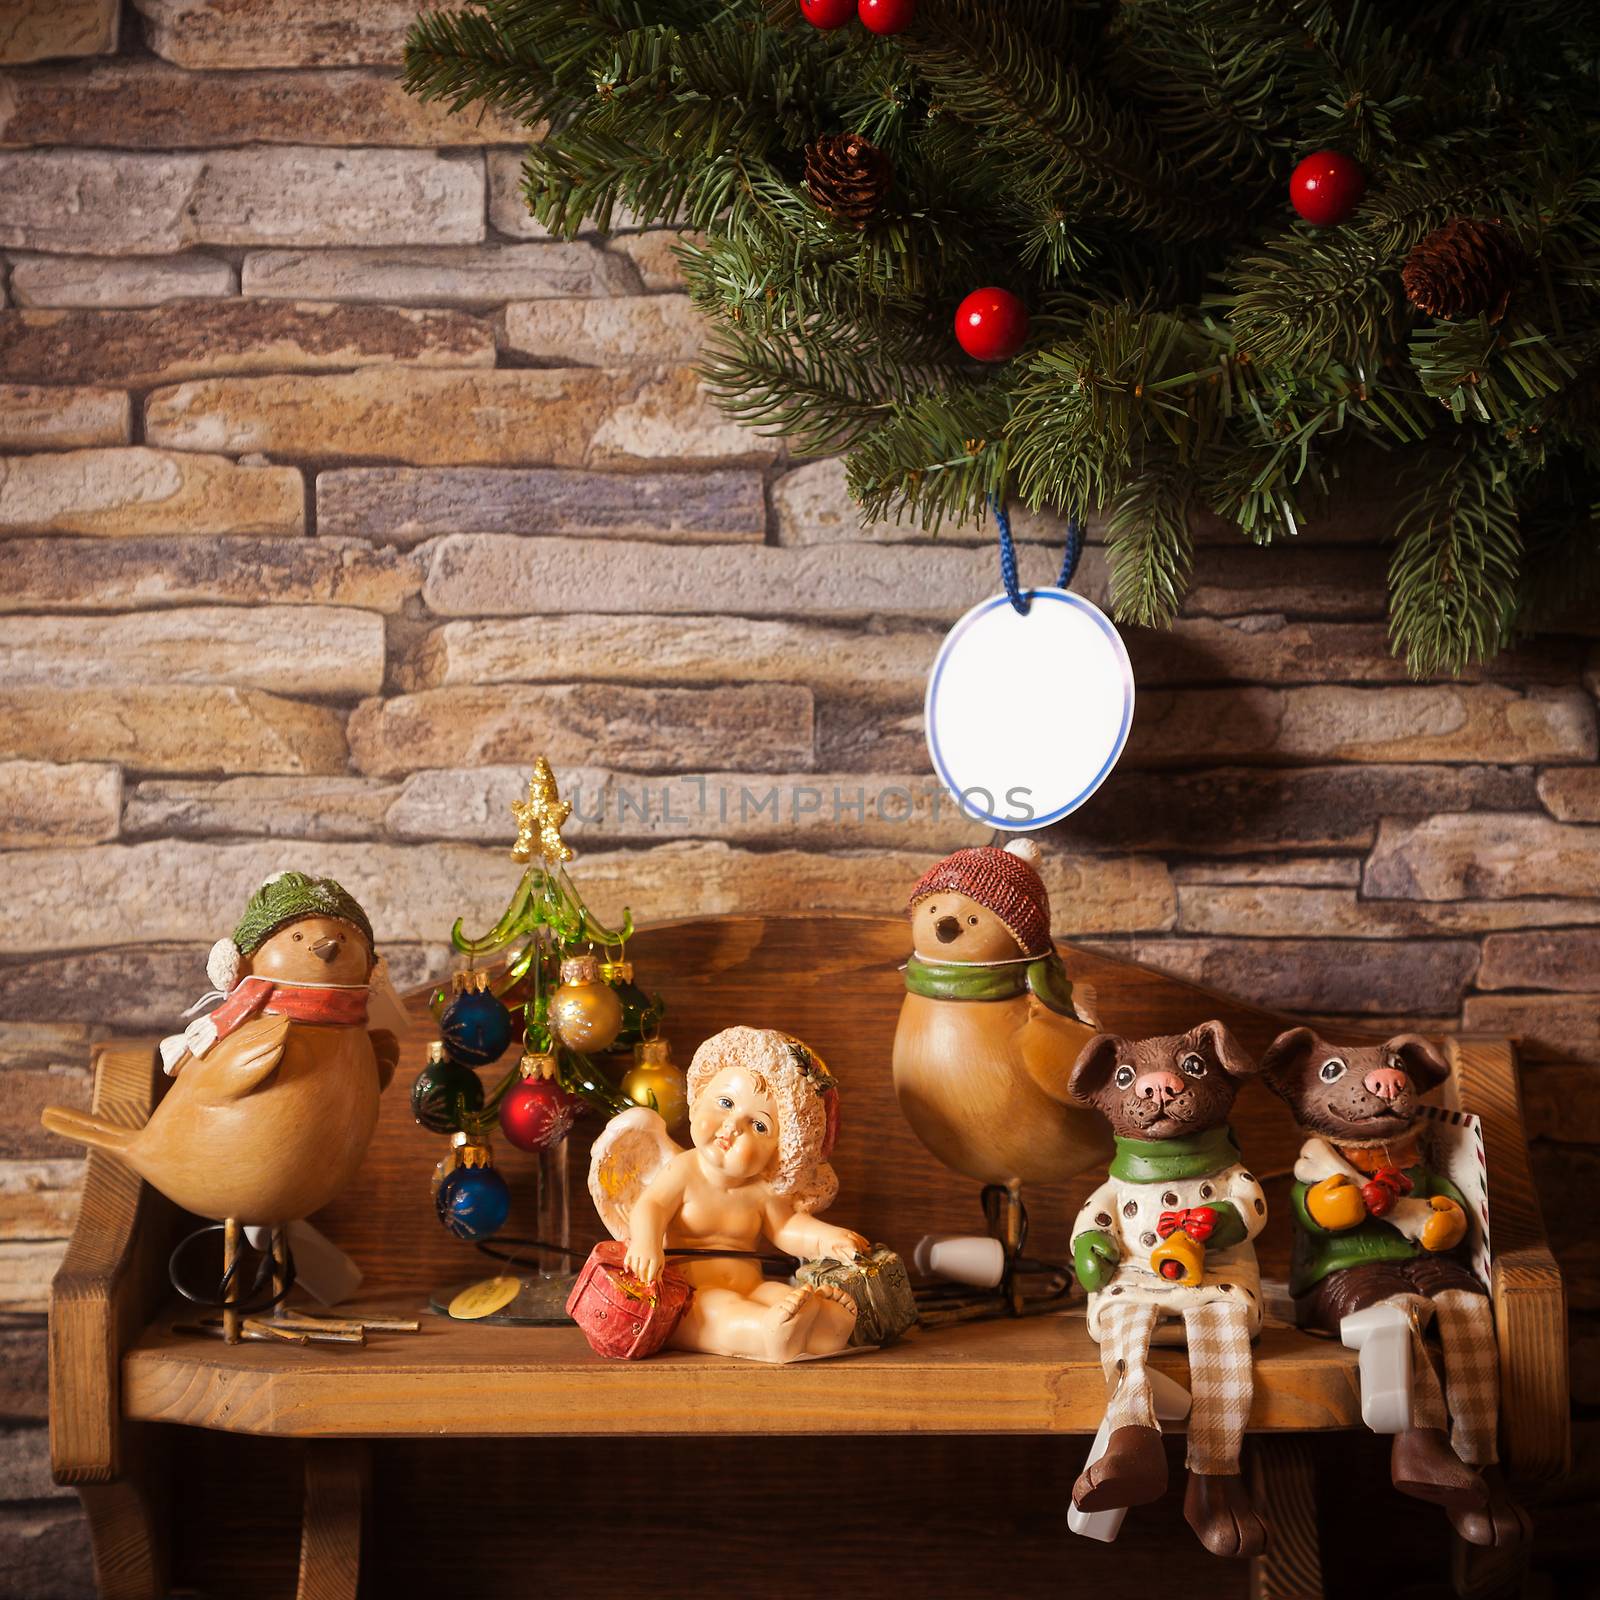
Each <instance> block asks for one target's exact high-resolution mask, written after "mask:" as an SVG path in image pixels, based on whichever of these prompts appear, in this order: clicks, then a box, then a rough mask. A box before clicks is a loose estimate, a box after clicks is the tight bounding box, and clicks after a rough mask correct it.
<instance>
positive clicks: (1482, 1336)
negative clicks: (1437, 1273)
mask: <svg viewBox="0 0 1600 1600" xmlns="http://www.w3.org/2000/svg"><path fill="white" fill-rule="evenodd" d="M1433 1303H1434V1306H1435V1308H1436V1310H1437V1311H1438V1314H1439V1340H1440V1342H1441V1343H1442V1344H1443V1345H1444V1387H1445V1396H1446V1398H1447V1399H1448V1400H1449V1403H1450V1447H1451V1449H1453V1450H1454V1451H1455V1453H1456V1454H1457V1455H1458V1456H1460V1457H1461V1459H1462V1460H1463V1461H1465V1462H1466V1463H1467V1465H1468V1466H1470V1467H1486V1466H1488V1465H1489V1463H1490V1462H1492V1461H1498V1460H1499V1459H1500V1455H1499V1450H1498V1448H1497V1441H1496V1434H1497V1433H1498V1431H1499V1420H1500V1353H1499V1350H1498V1349H1497V1348H1496V1346H1495V1339H1494V1313H1493V1311H1491V1310H1490V1308H1489V1301H1488V1297H1487V1296H1485V1295H1481V1294H1474V1293H1473V1292H1472V1291H1471V1290H1470V1289H1446V1290H1445V1291H1444V1292H1443V1293H1442V1294H1437V1295H1435V1296H1434V1297H1433Z"/></svg>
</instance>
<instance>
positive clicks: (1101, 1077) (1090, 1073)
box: [1067, 1033, 1123, 1106]
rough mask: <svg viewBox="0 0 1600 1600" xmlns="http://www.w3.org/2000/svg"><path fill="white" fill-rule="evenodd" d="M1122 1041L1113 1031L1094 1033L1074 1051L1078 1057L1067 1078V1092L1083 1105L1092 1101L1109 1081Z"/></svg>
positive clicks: (1091, 1103) (1093, 1101)
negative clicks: (1092, 1036) (1078, 1049)
mask: <svg viewBox="0 0 1600 1600" xmlns="http://www.w3.org/2000/svg"><path fill="white" fill-rule="evenodd" d="M1122 1042H1123V1041H1122V1040H1121V1039H1119V1038H1118V1037H1117V1035H1116V1034H1114V1033H1097V1034H1096V1035H1095V1036H1094V1038H1092V1039H1091V1040H1090V1041H1089V1042H1088V1043H1087V1044H1086V1045H1085V1046H1084V1047H1083V1049H1081V1050H1080V1051H1079V1052H1078V1059H1077V1060H1076V1061H1075V1062H1074V1063H1073V1064H1072V1076H1071V1077H1070V1078H1069V1079H1067V1093H1068V1094H1070V1095H1071V1096H1072V1098H1073V1099H1074V1100H1080V1101H1082V1102H1083V1104H1084V1105H1086V1106H1092V1105H1093V1104H1094V1103H1095V1100H1096V1098H1097V1097H1098V1096H1099V1094H1100V1092H1101V1090H1102V1089H1104V1088H1105V1086H1106V1085H1107V1084H1108V1083H1110V1082H1111V1074H1112V1072H1113V1071H1114V1070H1115V1069H1116V1065H1117V1057H1118V1055H1120V1054H1121V1050H1120V1048H1119V1047H1120V1046H1121V1044H1122Z"/></svg>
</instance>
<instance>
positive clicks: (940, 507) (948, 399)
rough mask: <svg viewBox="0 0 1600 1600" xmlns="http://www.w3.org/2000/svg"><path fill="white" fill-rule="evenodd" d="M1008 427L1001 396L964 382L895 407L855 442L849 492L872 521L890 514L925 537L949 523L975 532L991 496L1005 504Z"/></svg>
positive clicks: (988, 387)
mask: <svg viewBox="0 0 1600 1600" xmlns="http://www.w3.org/2000/svg"><path fill="white" fill-rule="evenodd" d="M1005 425H1006V400H1005V396H1004V395H1003V394H1001V393H999V392H997V390H996V389H995V387H994V386H993V385H990V384H984V383H975V382H973V381H971V380H970V379H966V378H960V377H958V378H954V379H952V380H951V381H950V382H948V383H947V384H946V386H945V387H944V388H943V389H941V390H930V391H928V392H925V393H923V394H920V395H918V396H916V397H915V398H914V399H911V400H906V401H902V402H900V403H897V404H895V405H894V406H893V407H892V408H891V410H890V413H889V415H888V416H887V417H886V418H884V420H883V421H881V422H880V423H879V424H878V425H877V426H876V427H874V428H872V429H870V430H869V431H867V432H865V433H863V434H862V435H861V436H860V437H859V439H858V440H857V441H856V444H855V448H854V449H853V450H852V451H851V454H850V458H849V461H848V463H847V479H848V482H849V485H850V493H851V494H852V495H853V496H854V497H855V499H856V500H857V501H858V502H859V503H860V505H861V508H862V515H863V517H864V518H865V519H867V520H869V521H870V520H878V519H882V518H887V517H889V516H890V515H893V516H894V518H895V520H896V521H900V520H902V519H905V518H909V519H910V520H912V521H913V522H916V523H918V524H919V525H920V526H921V527H923V528H925V529H927V530H929V531H930V532H937V530H938V529H939V528H940V527H941V526H942V524H943V523H944V522H945V521H946V520H947V519H949V520H953V521H955V522H956V523H958V524H960V523H972V524H974V525H976V524H977V523H979V522H981V521H982V519H983V516H984V512H985V508H986V507H987V505H988V502H989V499H990V497H991V496H994V497H997V498H998V499H1000V500H1001V501H1002V502H1004V501H1005V500H1006V499H1007V498H1009V495H1008V456H1009V447H1008V445H1007V443H1006V437H1005V432H1006V426H1005Z"/></svg>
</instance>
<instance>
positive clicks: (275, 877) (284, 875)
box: [261, 867, 289, 889]
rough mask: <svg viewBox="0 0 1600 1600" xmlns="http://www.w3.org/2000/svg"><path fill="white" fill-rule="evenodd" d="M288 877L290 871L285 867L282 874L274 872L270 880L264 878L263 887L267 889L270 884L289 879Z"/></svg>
mask: <svg viewBox="0 0 1600 1600" xmlns="http://www.w3.org/2000/svg"><path fill="white" fill-rule="evenodd" d="M288 876H289V869H288V868H287V867H285V868H284V869H283V871H282V872H274V873H273V874H272V876H271V877H270V878H263V879H262V880H261V887H262V888H263V889H265V888H266V886H267V885H268V884H269V883H276V882H277V881H278V879H279V878H287V877H288Z"/></svg>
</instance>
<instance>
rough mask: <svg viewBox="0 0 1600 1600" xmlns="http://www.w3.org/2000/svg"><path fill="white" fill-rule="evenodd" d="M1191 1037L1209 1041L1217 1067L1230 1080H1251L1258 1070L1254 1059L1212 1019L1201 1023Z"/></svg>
mask: <svg viewBox="0 0 1600 1600" xmlns="http://www.w3.org/2000/svg"><path fill="white" fill-rule="evenodd" d="M1193 1037H1194V1038H1196V1039H1206V1040H1209V1041H1210V1044H1211V1053H1212V1055H1214V1056H1215V1057H1216V1058H1217V1065H1218V1066H1220V1067H1221V1068H1222V1070H1223V1071H1224V1072H1226V1073H1227V1074H1228V1076H1229V1077H1230V1078H1253V1077H1254V1076H1255V1075H1256V1073H1257V1072H1258V1071H1259V1070H1260V1068H1258V1067H1257V1066H1256V1063H1255V1058H1254V1057H1253V1056H1251V1055H1250V1054H1248V1052H1247V1051H1246V1050H1245V1048H1244V1046H1243V1045H1242V1044H1240V1043H1239V1041H1238V1040H1237V1039H1235V1038H1234V1036H1233V1035H1232V1034H1231V1033H1229V1032H1228V1030H1227V1028H1226V1027H1225V1026H1224V1025H1223V1024H1222V1023H1220V1022H1218V1021H1216V1020H1215V1019H1214V1018H1213V1019H1212V1021H1210V1022H1202V1023H1201V1024H1200V1026H1199V1027H1198V1028H1196V1029H1195V1030H1194V1034H1193Z"/></svg>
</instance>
